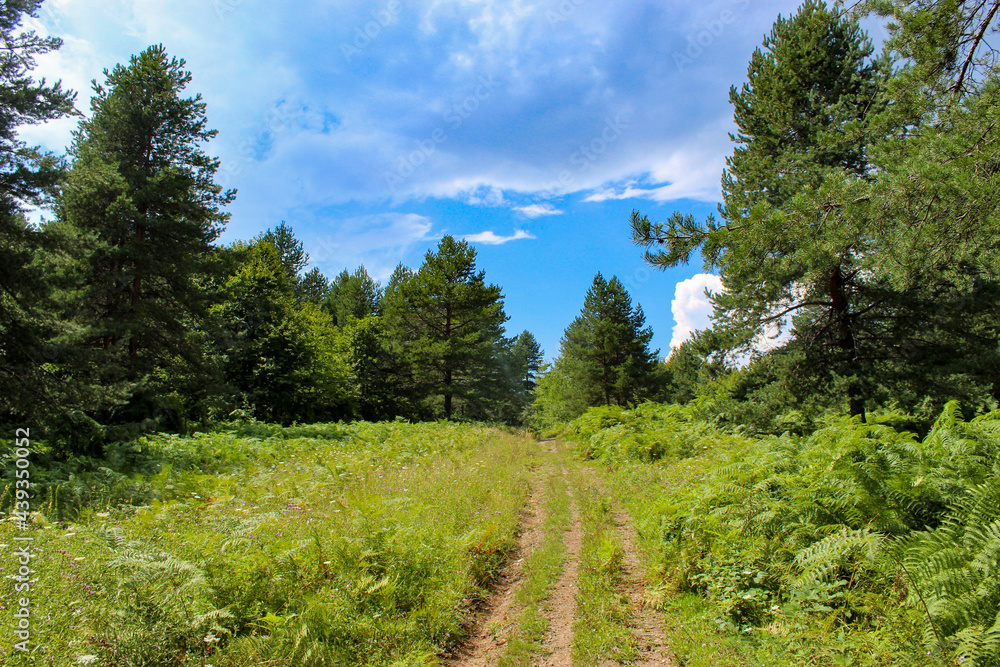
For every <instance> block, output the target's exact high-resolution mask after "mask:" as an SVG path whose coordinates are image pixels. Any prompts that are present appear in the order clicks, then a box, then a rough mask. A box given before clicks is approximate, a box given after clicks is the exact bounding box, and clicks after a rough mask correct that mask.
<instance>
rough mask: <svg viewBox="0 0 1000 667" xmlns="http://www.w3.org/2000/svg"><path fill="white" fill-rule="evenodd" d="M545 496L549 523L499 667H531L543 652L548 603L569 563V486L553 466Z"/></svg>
mask: <svg viewBox="0 0 1000 667" xmlns="http://www.w3.org/2000/svg"><path fill="white" fill-rule="evenodd" d="M545 470H546V479H545V495H544V497H543V499H542V503H543V507H544V513H545V522H544V523H543V524H542V529H543V536H542V541H541V544H540V545H539V546H538V548H537V549H535V550H534V551H533V552H532V553H531V554H529V555H528V556H526V557H525V561H524V569H523V573H522V581H521V586H520V587H519V588H518V590H517V592H516V593H515V601H516V602H517V604H518V605H520V606H521V611H520V613H519V614H518V615H517V618H516V620H515V624H514V628H513V629H512V631H511V633H510V636H509V638H508V641H507V645H506V648H505V650H504V652H503V654H502V655H501V656H500V658H499V660H498V661H497V666H498V667H528V666H529V665H530V664H531V660H532V658H533V657H534V656H535V655H537V654H538V653H539V652H540V651H541V649H542V642H543V640H544V638H545V631H546V630H547V629H548V625H549V622H548V619H546V618H545V615H544V613H543V609H544V603H545V600H546V598H548V596H549V593H550V592H551V590H552V587H553V586H554V585H555V584H556V582H557V581H558V580H559V576H560V574H561V573H562V570H563V565H564V562H565V559H566V546H565V544H564V543H563V533H564V532H565V531H566V529H567V528H568V527H569V524H570V520H571V511H570V497H569V494H568V493H567V491H568V488H569V485H568V484H567V481H566V479H565V478H564V477H563V476H562V475H559V474H557V473H556V472H555V471H554V468H553V466H552V463H551V462H550V463H549V465H547V466H546V468H545Z"/></svg>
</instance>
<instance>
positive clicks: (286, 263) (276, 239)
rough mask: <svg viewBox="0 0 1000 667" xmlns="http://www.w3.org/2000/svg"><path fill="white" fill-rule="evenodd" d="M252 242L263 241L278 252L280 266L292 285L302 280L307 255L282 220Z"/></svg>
mask: <svg viewBox="0 0 1000 667" xmlns="http://www.w3.org/2000/svg"><path fill="white" fill-rule="evenodd" d="M254 241H264V242H266V243H270V244H271V245H273V246H274V247H275V249H276V250H277V251H278V256H279V257H280V258H281V266H282V267H284V269H285V272H286V273H287V274H288V277H289V278H290V279H291V280H292V282H293V283H295V284H298V282H299V281H300V280H301V278H302V271H303V270H305V268H306V267H307V266H308V265H309V253H307V252H306V251H305V246H304V244H303V243H302V241H300V240H299V239H297V238H296V237H295V231H294V230H292V228H291V226H290V225H288V223H286V222H285V221H284V220H282V221H281V222H280V223H278V225H277V227H275V228H274V229H269V230H267V231H266V232H264V233H263V234H260V235H259V236H257V237H256V238H255V239H254Z"/></svg>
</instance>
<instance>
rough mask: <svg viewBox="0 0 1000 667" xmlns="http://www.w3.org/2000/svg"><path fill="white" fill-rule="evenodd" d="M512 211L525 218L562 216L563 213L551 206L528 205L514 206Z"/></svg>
mask: <svg viewBox="0 0 1000 667" xmlns="http://www.w3.org/2000/svg"><path fill="white" fill-rule="evenodd" d="M514 210H515V211H517V212H518V213H520V214H521V215H523V216H524V217H526V218H541V217H544V216H546V215H562V214H563V212H562V211H560V210H559V209H557V208H556V207H555V206H553V205H552V204H528V205H527V206H515V207H514Z"/></svg>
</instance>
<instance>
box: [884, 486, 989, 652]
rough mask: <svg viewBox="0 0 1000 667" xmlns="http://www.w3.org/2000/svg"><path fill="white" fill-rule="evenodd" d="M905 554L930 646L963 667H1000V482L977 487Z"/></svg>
mask: <svg viewBox="0 0 1000 667" xmlns="http://www.w3.org/2000/svg"><path fill="white" fill-rule="evenodd" d="M902 552H903V560H904V561H905V563H906V570H907V572H908V573H909V577H910V580H909V583H910V586H911V589H912V593H911V597H916V596H918V595H919V596H920V597H922V598H923V599H924V600H925V601H926V610H927V615H928V618H927V623H928V630H927V633H926V640H927V641H928V643H931V642H933V643H935V644H937V643H940V644H943V648H944V649H945V650H947V651H948V652H950V653H951V654H952V656H953V657H954V658H955V659H956V660H961V662H962V664H963V665H975V666H987V665H993V666H995V665H1000V477H997V476H995V475H994V476H992V477H990V478H989V479H988V480H987V481H986V483H984V484H981V485H978V486H976V487H974V488H973V489H972V490H971V491H970V492H968V494H967V495H966V496H965V497H964V498H961V499H960V500H958V501H957V502H956V503H955V504H954V506H953V509H952V511H951V513H950V514H949V515H948V516H947V517H946V519H945V520H944V522H943V523H942V524H941V525H940V526H939V527H938V528H936V529H933V530H929V531H921V532H919V533H916V534H914V535H912V536H911V537H910V538H908V539H907V540H906V541H905V542H904V543H903V545H902Z"/></svg>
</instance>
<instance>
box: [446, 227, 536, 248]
mask: <svg viewBox="0 0 1000 667" xmlns="http://www.w3.org/2000/svg"><path fill="white" fill-rule="evenodd" d="M462 238H463V239H465V240H466V241H469V242H470V243H483V244H485V245H502V244H504V243H509V242H511V241H519V240H521V239H533V238H535V235H534V234H532V233H531V232H526V231H524V230H523V229H518V230H517V231H515V232H514V233H513V234H511V235H510V236H500V235H498V234H496V233H494V232H492V231H487V232H479V233H478V234H466V235H465V236H463V237H462Z"/></svg>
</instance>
